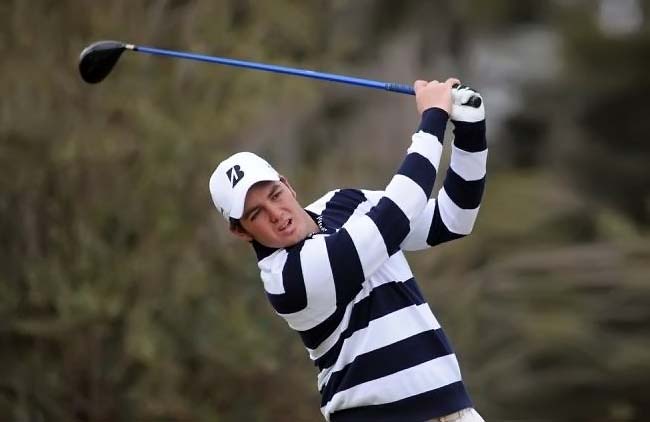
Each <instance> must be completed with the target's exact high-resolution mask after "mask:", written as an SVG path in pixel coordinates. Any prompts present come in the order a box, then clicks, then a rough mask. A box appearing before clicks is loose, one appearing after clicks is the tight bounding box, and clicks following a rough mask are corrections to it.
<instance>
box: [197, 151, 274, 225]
mask: <svg viewBox="0 0 650 422" xmlns="http://www.w3.org/2000/svg"><path fill="white" fill-rule="evenodd" d="M273 180H280V175H279V174H278V172H277V171H275V169H274V168H273V167H271V165H270V164H269V163H267V162H266V161H265V160H264V159H262V158H261V157H259V156H257V155H255V154H253V153H252V152H238V153H237V154H233V155H231V156H230V157H228V158H226V159H225V160H223V161H222V162H221V163H219V165H218V166H217V168H216V170H215V171H214V172H213V173H212V176H210V194H211V195H212V202H214V205H215V207H217V209H218V210H219V212H221V214H222V215H223V216H224V218H225V219H226V220H230V219H231V218H236V219H239V218H241V216H242V214H243V212H244V202H245V201H246V193H248V189H250V187H251V186H253V185H254V184H255V183H257V182H263V181H273Z"/></svg>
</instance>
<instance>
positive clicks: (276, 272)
mask: <svg viewBox="0 0 650 422" xmlns="http://www.w3.org/2000/svg"><path fill="white" fill-rule="evenodd" d="M288 255H289V254H288V253H287V251H286V250H285V249H280V250H277V251H275V252H274V253H272V254H271V255H269V256H267V257H266V258H264V259H263V260H261V261H260V262H258V263H257V265H258V266H259V268H260V270H261V274H260V276H261V278H262V281H263V282H264V290H266V291H267V292H268V293H271V294H274V295H281V294H284V284H283V282H282V270H283V269H284V264H285V263H286V262H287V256H288Z"/></svg>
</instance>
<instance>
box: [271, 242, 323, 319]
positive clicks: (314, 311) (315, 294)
mask: <svg viewBox="0 0 650 422" xmlns="http://www.w3.org/2000/svg"><path fill="white" fill-rule="evenodd" d="M300 263H301V266H302V274H303V279H304V280H305V291H306V294H307V306H306V307H305V309H302V310H300V311H298V312H294V313H292V314H279V315H280V316H282V317H283V318H284V319H285V320H286V321H287V323H288V324H289V326H290V327H291V328H293V329H294V330H299V331H305V330H309V329H310V328H314V327H315V326H316V325H318V324H320V323H321V322H323V321H324V320H325V319H326V318H327V317H328V316H330V315H331V314H332V313H333V312H334V311H335V310H336V287H335V285H334V276H333V275H332V267H331V265H330V261H329V256H328V254H327V247H326V246H325V237H324V236H315V237H313V238H312V239H309V240H307V241H306V242H305V244H304V245H303V247H302V249H301V251H300Z"/></svg>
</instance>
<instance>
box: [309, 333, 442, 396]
mask: <svg viewBox="0 0 650 422" xmlns="http://www.w3.org/2000/svg"><path fill="white" fill-rule="evenodd" d="M438 332H442V330H441V329H438V330H429V331H424V332H422V333H419V334H416V335H414V336H411V337H409V338H406V339H404V340H400V341H398V342H395V343H393V344H390V345H388V346H384V347H381V348H379V349H376V350H373V351H371V352H368V353H364V354H362V355H358V356H357V357H356V358H355V359H354V361H352V362H351V363H350V364H348V365H346V366H345V367H344V368H342V369H340V370H339V371H336V372H334V373H333V374H332V375H331V377H330V379H329V380H328V382H327V385H326V386H325V388H323V391H322V392H321V394H322V398H321V407H322V406H325V405H326V404H327V403H328V402H329V401H330V400H331V399H332V396H333V395H334V394H336V393H337V392H339V391H343V390H347V389H348V388H352V387H354V386H355V385H359V384H362V383H364V382H368V381H372V380H375V379H378V378H381V377H385V376H387V375H391V374H394V373H396V372H399V371H402V370H404V369H408V368H411V367H413V366H416V365H419V364H421V363H424V362H428V361H430V360H433V359H436V358H439V357H441V356H447V355H450V354H453V350H451V347H450V346H449V344H448V343H447V338H446V337H445V336H444V335H442V336H440V335H439V333H438ZM397 356H399V358H396V357H397Z"/></svg>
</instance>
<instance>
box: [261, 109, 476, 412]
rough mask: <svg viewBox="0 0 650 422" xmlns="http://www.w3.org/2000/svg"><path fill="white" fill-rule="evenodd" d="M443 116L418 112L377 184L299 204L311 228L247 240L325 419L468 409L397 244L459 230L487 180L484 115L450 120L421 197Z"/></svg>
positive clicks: (424, 244)
mask: <svg viewBox="0 0 650 422" xmlns="http://www.w3.org/2000/svg"><path fill="white" fill-rule="evenodd" d="M446 121H447V113H445V112H444V111H442V110H440V109H437V108H433V109H429V110H427V111H425V113H424V114H423V118H422V123H421V125H420V130H419V131H418V132H417V133H415V134H414V135H413V137H412V143H411V146H410V147H409V148H408V153H407V155H406V157H405V159H404V161H403V163H402V165H401V167H400V168H399V170H398V172H397V174H395V175H394V177H393V178H392V180H391V181H390V183H389V184H388V186H387V187H386V189H385V190H384V191H367V190H357V189H339V190H336V191H333V192H330V193H328V194H326V195H325V196H323V197H322V198H320V199H319V200H317V201H316V202H314V203H312V204H311V205H309V206H307V207H306V210H307V212H308V213H309V214H310V215H311V216H312V217H313V218H314V220H315V221H316V222H317V223H318V225H319V227H320V229H321V233H317V234H314V235H311V236H309V237H308V238H307V239H305V240H303V241H302V242H300V243H298V244H296V245H294V246H291V247H289V248H282V249H269V248H266V247H263V246H261V245H259V244H255V249H256V252H257V256H258V265H259V268H260V270H261V277H262V281H263V283H264V289H265V290H266V294H267V296H268V298H269V301H270V302H271V305H272V306H273V308H274V309H275V311H276V312H277V313H278V314H279V315H280V316H281V317H282V318H284V319H285V320H286V321H287V323H288V324H289V326H290V327H291V328H292V329H294V330H295V331H297V332H298V334H300V336H301V338H302V341H303V343H304V344H305V347H306V348H307V351H308V352H309V356H310V357H311V359H312V360H313V361H314V363H315V365H316V366H317V368H318V370H319V374H318V389H319V391H320V393H321V397H322V399H321V411H322V413H323V415H324V416H325V419H326V420H328V421H334V422H340V421H355V422H358V421H399V422H404V421H424V420H428V419H431V418H435V417H439V416H442V415H447V414H450V413H454V412H456V411H458V410H460V409H463V408H466V407H471V406H472V404H471V401H470V398H469V395H468V394H467V392H466V390H465V387H464V384H463V381H462V378H461V373H460V369H459V366H458V362H457V360H456V356H455V354H454V352H453V349H452V347H451V345H450V344H449V342H448V341H447V338H446V337H445V334H444V333H443V331H442V328H441V327H440V324H439V323H438V321H437V320H436V318H435V316H434V315H433V313H432V312H431V309H430V308H429V305H428V304H427V302H426V300H425V299H424V297H423V296H422V293H421V292H420V289H419V288H418V285H417V283H416V281H415V279H414V278H413V274H412V273H411V270H410V268H409V265H408V263H407V261H406V258H405V256H404V253H403V252H404V251H410V250H419V249H425V248H428V247H431V246H434V245H436V244H439V243H442V242H446V241H449V240H453V239H457V238H459V237H462V236H465V235H467V234H469V233H470V232H471V230H472V227H473V225H474V221H475V220H476V216H477V213H478V209H479V204H480V201H481V197H482V194H483V187H484V181H485V170H486V159H487V146H486V141H485V121H482V122H477V123H462V122H454V125H455V140H454V145H453V146H452V155H451V163H450V168H449V170H448V171H447V175H446V178H445V181H444V187H443V188H442V189H440V191H439V193H438V195H437V198H436V199H429V197H430V195H431V191H432V189H433V185H434V181H435V177H436V173H437V169H438V165H439V163H440V156H441V154H442V149H443V144H442V140H443V135H444V131H445V127H446Z"/></svg>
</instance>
